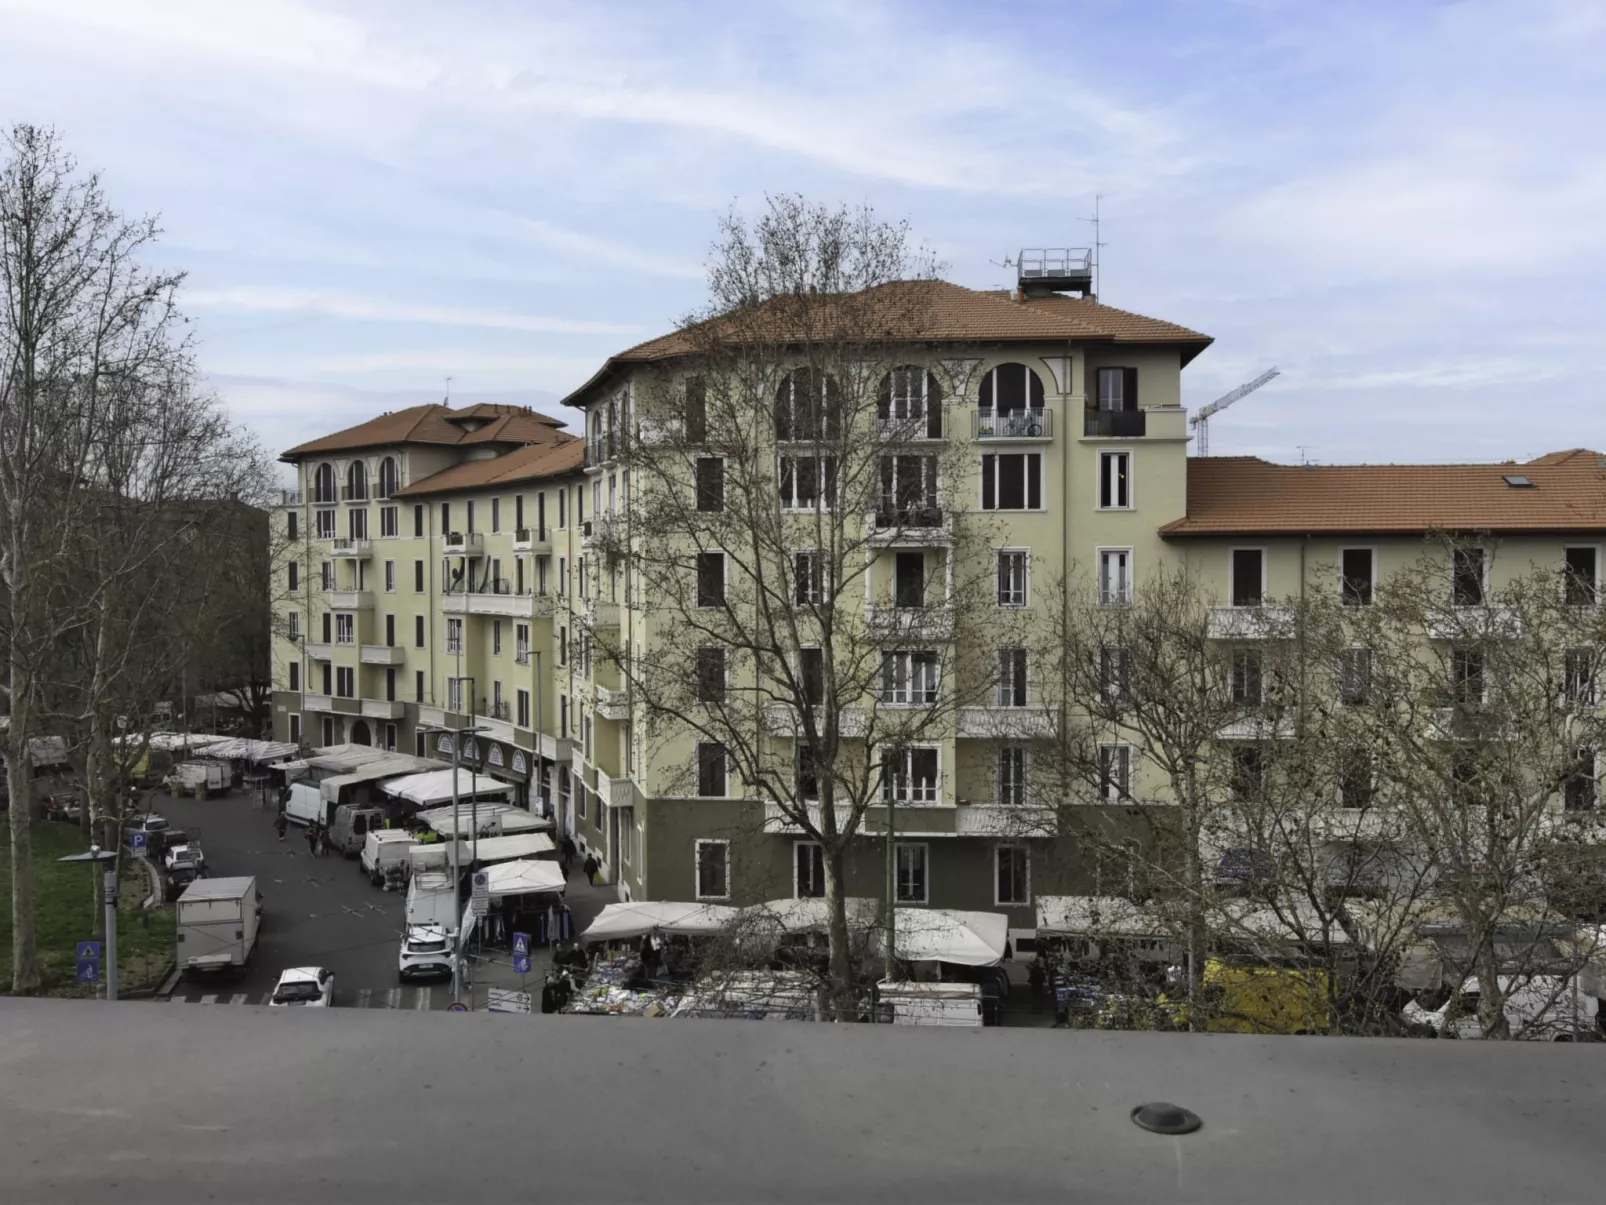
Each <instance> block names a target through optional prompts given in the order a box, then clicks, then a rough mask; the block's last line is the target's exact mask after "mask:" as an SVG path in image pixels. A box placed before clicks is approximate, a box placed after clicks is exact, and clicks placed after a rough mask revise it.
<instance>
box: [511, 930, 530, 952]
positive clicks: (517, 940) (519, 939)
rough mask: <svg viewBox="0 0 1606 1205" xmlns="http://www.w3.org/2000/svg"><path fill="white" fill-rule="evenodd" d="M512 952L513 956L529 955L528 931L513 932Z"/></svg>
mask: <svg viewBox="0 0 1606 1205" xmlns="http://www.w3.org/2000/svg"><path fill="white" fill-rule="evenodd" d="M513 954H514V956H515V957H518V956H519V955H521V954H522V955H523V956H524V957H525V958H528V957H529V956H530V935H529V934H528V933H515V934H514V935H513Z"/></svg>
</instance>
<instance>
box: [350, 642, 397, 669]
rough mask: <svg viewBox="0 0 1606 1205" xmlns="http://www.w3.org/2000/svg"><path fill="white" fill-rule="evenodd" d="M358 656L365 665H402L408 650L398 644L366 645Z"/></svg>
mask: <svg viewBox="0 0 1606 1205" xmlns="http://www.w3.org/2000/svg"><path fill="white" fill-rule="evenodd" d="M357 656H358V659H359V660H360V661H361V662H362V663H363V664H364V665H401V664H403V663H404V662H405V661H406V660H407V650H406V649H404V648H402V647H401V646H400V645H396V644H365V645H363V646H362V649H361V651H360V652H359V653H358V655H357Z"/></svg>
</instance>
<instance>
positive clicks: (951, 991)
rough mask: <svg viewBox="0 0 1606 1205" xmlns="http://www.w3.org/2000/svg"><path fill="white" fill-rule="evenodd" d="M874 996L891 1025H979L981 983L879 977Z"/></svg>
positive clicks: (980, 1018)
mask: <svg viewBox="0 0 1606 1205" xmlns="http://www.w3.org/2000/svg"><path fill="white" fill-rule="evenodd" d="M876 998H877V999H878V1000H879V1001H880V1003H881V1007H882V1009H883V1010H884V1011H886V1012H890V1013H891V1014H892V1023H893V1024H894V1025H950V1026H957V1027H959V1028H962V1029H979V1028H981V1025H982V1015H981V987H980V986H979V985H978V984H974V983H913V982H906V981H903V982H896V983H895V982H892V981H891V980H886V979H883V980H882V981H881V982H880V983H879V984H877V985H876Z"/></svg>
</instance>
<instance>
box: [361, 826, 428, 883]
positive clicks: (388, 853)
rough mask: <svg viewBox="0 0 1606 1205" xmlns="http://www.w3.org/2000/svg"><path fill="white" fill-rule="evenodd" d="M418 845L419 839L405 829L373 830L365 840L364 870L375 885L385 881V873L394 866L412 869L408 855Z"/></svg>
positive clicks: (363, 846) (363, 853)
mask: <svg viewBox="0 0 1606 1205" xmlns="http://www.w3.org/2000/svg"><path fill="white" fill-rule="evenodd" d="M417 844H418V838H417V837H415V836H413V834H412V833H409V832H407V831H406V830H405V829H399V828H376V829H371V830H369V832H368V835H367V836H366V837H364V838H363V845H362V855H361V860H362V869H363V873H364V874H366V875H367V876H368V877H369V878H370V879H372V880H373V881H374V883H375V885H379V884H382V883H383V882H384V881H385V872H386V871H387V870H389V869H390V868H391V867H393V866H399V867H403V868H404V870H406V869H407V868H410V866H411V863H410V862H409V861H408V858H407V854H408V851H410V850H411V849H412V848H413V846H415V845H417Z"/></svg>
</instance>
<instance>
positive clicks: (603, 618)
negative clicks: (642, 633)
mask: <svg viewBox="0 0 1606 1205" xmlns="http://www.w3.org/2000/svg"><path fill="white" fill-rule="evenodd" d="M585 623H586V626H587V627H588V628H616V627H618V626H619V604H618V603H616V602H604V601H603V600H602V599H600V598H594V599H591V600H590V601H589V602H587V603H586V608H585Z"/></svg>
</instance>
